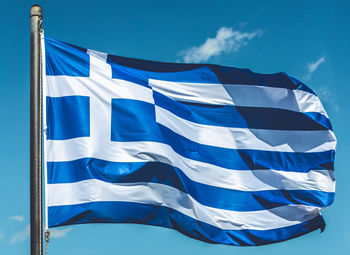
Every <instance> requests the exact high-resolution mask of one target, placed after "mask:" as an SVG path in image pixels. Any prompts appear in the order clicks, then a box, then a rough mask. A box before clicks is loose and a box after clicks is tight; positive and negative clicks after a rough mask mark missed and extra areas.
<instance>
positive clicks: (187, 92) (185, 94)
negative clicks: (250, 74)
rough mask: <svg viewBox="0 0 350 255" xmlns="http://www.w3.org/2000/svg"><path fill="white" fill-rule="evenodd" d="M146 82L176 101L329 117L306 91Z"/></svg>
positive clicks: (317, 101) (160, 81) (150, 80)
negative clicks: (279, 110)
mask: <svg viewBox="0 0 350 255" xmlns="http://www.w3.org/2000/svg"><path fill="white" fill-rule="evenodd" d="M148 82H149V85H150V86H151V87H152V88H153V89H154V90H156V91H158V92H159V93H162V94H164V95H166V96H167V97H170V98H172V99H173V100H177V101H184V102H192V103H200V104H219V105H236V106H249V107H271V108H279V109H285V110H291V111H296V112H319V113H321V114H323V115H324V116H326V117H328V116H327V113H326V111H325V109H324V108H323V106H322V104H321V101H320V100H319V98H318V97H317V96H315V95H313V94H311V93H309V92H306V91H300V90H290V89H284V88H274V87H265V86H258V85H239V84H227V85H226V84H224V85H222V84H209V83H185V82H170V81H162V80H154V79H149V81H148Z"/></svg>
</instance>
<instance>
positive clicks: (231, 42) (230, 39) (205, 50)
mask: <svg viewBox="0 0 350 255" xmlns="http://www.w3.org/2000/svg"><path fill="white" fill-rule="evenodd" d="M260 35H262V31H261V30H255V31H253V32H251V33H249V32H241V31H238V30H233V29H232V28H230V27H222V28H220V29H219V30H218V31H217V34H216V37H215V38H207V40H206V41H205V43H203V44H202V45H200V46H195V47H192V48H190V49H188V50H184V51H182V52H181V53H180V55H182V56H183V61H184V62H186V63H190V62H191V63H198V62H203V61H207V60H208V59H209V58H211V57H213V56H218V55H220V54H222V53H226V54H229V53H231V52H236V51H238V50H239V49H240V48H241V47H242V46H244V45H246V44H247V43H248V41H249V40H251V39H253V38H254V37H257V36H260Z"/></svg>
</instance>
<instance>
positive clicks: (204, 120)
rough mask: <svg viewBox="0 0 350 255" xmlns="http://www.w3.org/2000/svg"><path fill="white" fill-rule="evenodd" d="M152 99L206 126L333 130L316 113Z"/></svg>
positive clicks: (327, 121) (159, 95) (162, 96)
mask: <svg viewBox="0 0 350 255" xmlns="http://www.w3.org/2000/svg"><path fill="white" fill-rule="evenodd" d="M153 97H154V101H155V104H156V105H158V106H160V107H162V108H164V109H167V110H168V111H170V112H172V113H174V114H175V115H177V116H179V117H181V118H183V119H186V120H189V121H192V122H196V123H199V124H204V125H213V126H223V127H237V128H252V129H270V130H328V129H331V130H332V126H331V124H330V121H329V119H327V118H326V117H325V116H323V115H322V114H320V113H316V112H315V113H311V112H309V113H302V112H295V111H289V110H285V109H277V108H264V107H244V106H213V105H206V104H192V103H187V102H177V101H174V100H172V99H170V98H169V97H166V96H164V95H162V94H161V93H159V92H156V91H154V92H153Z"/></svg>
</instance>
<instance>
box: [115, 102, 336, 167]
mask: <svg viewBox="0 0 350 255" xmlns="http://www.w3.org/2000/svg"><path fill="white" fill-rule="evenodd" d="M140 112H142V114H140ZM111 125H112V127H111V140H112V141H118V142H136V141H153V142H159V143H165V144H168V145H169V146H171V147H172V148H173V149H174V151H175V152H176V153H178V154H180V155H182V156H184V157H186V158H190V159H193V160H198V161H202V162H206V163H210V164H214V165H217V166H221V167H224V168H228V169H235V170H255V169H275V170H285V171H295V172H308V171H309V170H317V169H325V167H328V168H326V169H328V170H332V169H333V161H334V151H333V150H330V151H324V152H308V153H301V152H299V153H298V152H276V151H262V150H248V149H246V150H235V149H227V148H221V147H215V146H209V145H204V144H199V143H196V142H193V141H191V140H189V139H187V138H185V137H183V136H181V135H178V134H177V133H175V132H173V131H172V130H170V129H169V128H167V127H165V126H163V125H161V124H158V123H156V117H155V108H154V105H152V104H149V103H146V102H142V101H137V100H128V99H112V124H111Z"/></svg>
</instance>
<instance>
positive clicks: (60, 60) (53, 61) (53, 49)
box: [45, 36, 90, 77]
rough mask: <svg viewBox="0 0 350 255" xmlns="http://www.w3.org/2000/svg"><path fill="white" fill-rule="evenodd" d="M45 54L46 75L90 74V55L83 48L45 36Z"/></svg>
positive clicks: (86, 75)
mask: <svg viewBox="0 0 350 255" xmlns="http://www.w3.org/2000/svg"><path fill="white" fill-rule="evenodd" d="M45 55H46V56H45V57H46V58H45V61H46V75H66V76H79V77H89V75H90V56H89V55H88V54H87V53H86V51H85V50H84V49H83V48H80V47H77V46H73V45H70V44H67V43H63V42H60V41H56V40H54V39H51V38H48V37H46V36H45Z"/></svg>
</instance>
